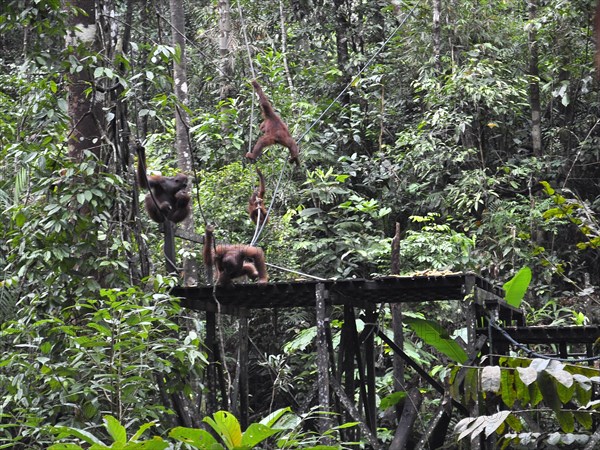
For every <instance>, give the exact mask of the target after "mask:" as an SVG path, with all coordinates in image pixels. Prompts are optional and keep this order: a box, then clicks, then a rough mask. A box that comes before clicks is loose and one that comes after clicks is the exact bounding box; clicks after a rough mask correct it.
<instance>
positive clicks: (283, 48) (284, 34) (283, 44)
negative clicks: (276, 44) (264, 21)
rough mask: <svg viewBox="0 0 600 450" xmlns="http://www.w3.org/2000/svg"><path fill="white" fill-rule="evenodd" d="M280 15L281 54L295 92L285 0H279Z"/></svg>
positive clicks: (290, 85) (287, 75)
mask: <svg viewBox="0 0 600 450" xmlns="http://www.w3.org/2000/svg"><path fill="white" fill-rule="evenodd" d="M279 17H280V20H281V22H280V23H281V54H282V56H283V68H284V70H285V76H286V78H287V82H288V87H289V89H290V93H291V94H292V95H293V93H294V84H293V82H292V75H291V73H290V66H289V65H288V60H287V31H286V28H285V15H284V14H283V0H279Z"/></svg>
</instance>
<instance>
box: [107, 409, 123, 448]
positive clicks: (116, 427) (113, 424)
mask: <svg viewBox="0 0 600 450" xmlns="http://www.w3.org/2000/svg"><path fill="white" fill-rule="evenodd" d="M104 426H105V427H106V429H107V430H108V433H109V434H110V435H111V437H112V438H113V440H114V442H117V443H119V444H125V443H126V442H127V431H125V427H124V426H123V425H121V423H120V422H119V421H118V420H117V419H116V418H114V417H113V416H110V415H109V416H104Z"/></svg>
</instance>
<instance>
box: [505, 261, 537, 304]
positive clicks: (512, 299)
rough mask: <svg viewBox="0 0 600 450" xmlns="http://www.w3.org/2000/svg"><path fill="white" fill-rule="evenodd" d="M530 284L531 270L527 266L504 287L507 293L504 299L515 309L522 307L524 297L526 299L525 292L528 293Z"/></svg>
mask: <svg viewBox="0 0 600 450" xmlns="http://www.w3.org/2000/svg"><path fill="white" fill-rule="evenodd" d="M530 282H531V269H530V268H529V267H527V266H525V267H523V268H522V269H521V270H519V271H518V272H517V274H516V275H515V276H514V277H512V278H511V279H510V280H508V281H507V282H506V283H504V286H502V288H503V289H504V292H505V294H504V299H505V300H506V302H507V303H508V304H509V305H511V306H514V307H515V308H518V307H519V306H521V302H522V301H523V297H525V292H527V288H528V287H529V283H530Z"/></svg>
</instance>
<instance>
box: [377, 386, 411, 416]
mask: <svg viewBox="0 0 600 450" xmlns="http://www.w3.org/2000/svg"><path fill="white" fill-rule="evenodd" d="M406 395H407V394H406V391H397V392H393V393H392V394H390V395H387V396H385V397H383V398H382V399H381V402H380V403H379V409H381V410H382V411H384V410H386V409H388V408H390V407H392V406H395V405H397V404H398V403H400V402H401V401H402V400H403V399H404V398H406Z"/></svg>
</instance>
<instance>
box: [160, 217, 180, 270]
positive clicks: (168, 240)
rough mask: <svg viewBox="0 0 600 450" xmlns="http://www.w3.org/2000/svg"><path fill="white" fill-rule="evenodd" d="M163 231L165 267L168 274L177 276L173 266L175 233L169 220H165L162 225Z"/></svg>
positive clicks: (175, 267)
mask: <svg viewBox="0 0 600 450" xmlns="http://www.w3.org/2000/svg"><path fill="white" fill-rule="evenodd" d="M163 227H164V230H165V243H164V245H163V251H164V253H165V261H166V263H165V265H166V268H167V273H168V274H177V266H176V265H175V232H174V230H173V223H172V222H171V221H170V220H165V221H164V223H163Z"/></svg>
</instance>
